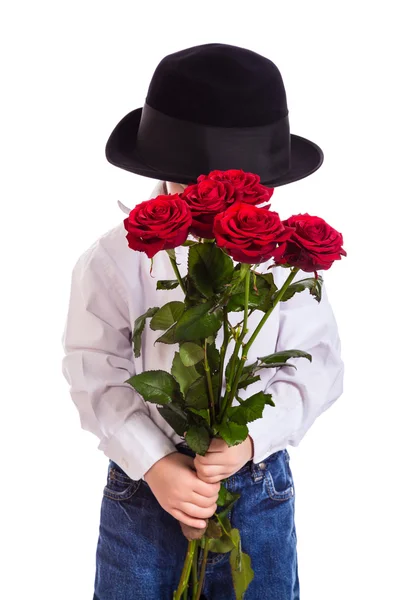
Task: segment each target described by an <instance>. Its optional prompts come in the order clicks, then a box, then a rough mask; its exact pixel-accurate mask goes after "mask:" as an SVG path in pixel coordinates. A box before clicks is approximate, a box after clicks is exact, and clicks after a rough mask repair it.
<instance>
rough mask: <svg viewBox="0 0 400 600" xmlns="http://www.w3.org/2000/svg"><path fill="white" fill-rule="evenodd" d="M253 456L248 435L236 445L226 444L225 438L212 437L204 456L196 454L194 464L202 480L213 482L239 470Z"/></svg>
mask: <svg viewBox="0 0 400 600" xmlns="http://www.w3.org/2000/svg"><path fill="white" fill-rule="evenodd" d="M253 456H254V447H253V439H252V438H251V437H250V436H247V438H246V439H245V440H244V442H242V443H241V444H238V445H236V446H228V444H227V443H226V442H225V440H221V439H218V438H213V439H212V440H211V443H210V446H209V448H208V450H207V452H206V454H205V455H204V456H201V455H200V454H196V457H195V459H194V466H195V468H196V471H197V476H198V477H199V478H200V479H201V480H202V481H205V482H207V483H215V482H218V481H221V480H222V479H225V478H226V477H230V476H231V475H233V474H234V473H236V472H237V471H239V469H241V468H242V467H243V465H244V464H246V463H247V461H249V460H251V459H252V458H253Z"/></svg>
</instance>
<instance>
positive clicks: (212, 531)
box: [204, 519, 222, 538]
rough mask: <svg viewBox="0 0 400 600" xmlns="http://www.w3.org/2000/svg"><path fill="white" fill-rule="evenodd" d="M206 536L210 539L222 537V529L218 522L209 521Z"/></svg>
mask: <svg viewBox="0 0 400 600" xmlns="http://www.w3.org/2000/svg"><path fill="white" fill-rule="evenodd" d="M204 535H206V536H207V537H208V538H220V537H221V536H222V529H221V525H220V524H219V523H218V521H214V519H209V520H208V525H207V529H206V531H205V534H204Z"/></svg>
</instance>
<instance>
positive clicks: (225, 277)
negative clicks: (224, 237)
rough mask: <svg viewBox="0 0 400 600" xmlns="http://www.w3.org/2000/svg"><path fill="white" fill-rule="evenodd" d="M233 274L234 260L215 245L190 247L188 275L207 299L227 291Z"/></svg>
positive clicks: (206, 244) (207, 244)
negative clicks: (227, 285)
mask: <svg viewBox="0 0 400 600" xmlns="http://www.w3.org/2000/svg"><path fill="white" fill-rule="evenodd" d="M233 272H234V266H233V262H232V259H231V258H230V257H229V256H227V255H226V254H225V253H224V252H222V250H221V249H220V248H218V246H216V245H215V244H210V243H205V244H195V245H192V246H191V247H190V249H189V257H188V273H189V274H190V277H191V278H192V280H193V282H194V284H195V286H196V288H197V290H198V291H199V292H200V293H201V294H202V295H203V296H204V297H205V298H211V297H213V296H214V295H216V294H219V293H221V292H223V291H225V285H226V284H229V283H230V281H231V279H232V276H233Z"/></svg>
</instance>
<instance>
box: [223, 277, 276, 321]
mask: <svg viewBox="0 0 400 600" xmlns="http://www.w3.org/2000/svg"><path fill="white" fill-rule="evenodd" d="M253 279H254V277H252V280H253ZM255 285H256V289H255V288H254V284H252V283H250V290H249V303H248V306H249V309H250V308H252V309H257V310H261V311H263V312H267V310H269V309H270V308H271V306H272V303H273V299H272V298H273V295H274V293H275V292H276V291H277V289H278V288H277V287H276V285H275V283H274V278H273V275H272V273H265V274H256V275H255ZM244 288H245V281H244V280H243V281H241V282H240V284H239V285H238V286H237V287H236V291H235V292H234V293H233V294H232V296H231V298H230V299H229V302H228V305H227V308H228V311H229V312H232V311H242V310H244V301H245V295H244Z"/></svg>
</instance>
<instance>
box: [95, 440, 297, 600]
mask: <svg viewBox="0 0 400 600" xmlns="http://www.w3.org/2000/svg"><path fill="white" fill-rule="evenodd" d="M177 450H178V451H180V452H184V453H185V454H189V455H191V456H194V454H193V452H192V451H191V450H190V449H189V448H187V447H186V446H185V444H184V443H183V444H178V445H177ZM289 460H290V457H289V453H288V452H287V450H286V449H285V450H280V451H278V452H275V453H274V454H271V455H270V456H268V458H266V459H265V460H264V461H262V462H260V463H258V464H254V463H253V462H252V461H249V462H248V463H246V464H245V465H244V466H243V467H242V468H241V469H240V470H239V471H237V473H235V474H234V475H232V476H231V477H229V478H228V479H227V480H226V481H225V484H224V485H225V486H226V487H227V488H228V489H229V490H230V491H232V492H239V493H240V494H241V497H240V498H239V499H238V500H237V501H236V503H235V504H234V505H233V507H232V510H231V512H230V513H229V517H230V520H231V523H232V526H233V527H237V528H238V529H239V531H240V533H241V539H242V548H243V551H244V552H247V553H248V554H249V555H250V557H251V562H252V568H253V570H254V573H255V574H254V579H253V581H252V582H251V583H250V585H249V587H248V589H247V592H246V593H245V599H246V600H299V597H300V596H299V579H298V572H297V538H296V529H295V522H294V501H295V491H294V483H293V477H292V472H291V469H290V465H289ZM218 510H219V509H218ZM187 543H188V542H187V540H186V538H185V537H184V536H183V534H182V532H181V529H180V525H179V523H178V521H177V520H176V519H175V518H174V517H172V516H171V515H170V514H169V513H167V512H166V511H165V510H164V509H163V508H162V507H161V506H160V505H159V503H158V502H157V500H156V498H155V496H154V494H153V493H152V491H151V489H150V487H149V485H148V484H147V483H146V482H145V481H144V480H143V479H140V480H138V481H133V480H132V479H130V478H129V477H128V476H127V475H126V473H124V471H123V470H122V469H121V468H120V467H119V466H118V465H117V464H116V463H115V462H113V461H112V460H110V461H109V465H108V473H107V482H106V486H105V487H104V492H103V498H102V504H101V515H100V527H99V538H98V544H97V551H96V575H95V586H94V596H93V600H144V599H146V600H172V595H173V591H174V589H176V588H177V586H178V581H179V577H180V573H181V569H182V566H183V562H184V559H185V554H186V550H187ZM201 554H202V551H201V550H200V553H199V568H200V563H201V558H202V557H201ZM207 563H208V564H207V568H206V580H205V585H204V588H203V595H202V598H203V599H204V600H234V599H235V594H234V590H233V585H232V576H231V571H230V564H229V553H227V554H218V553H213V552H209V555H208V561H207ZM189 597H190V595H189Z"/></svg>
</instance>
